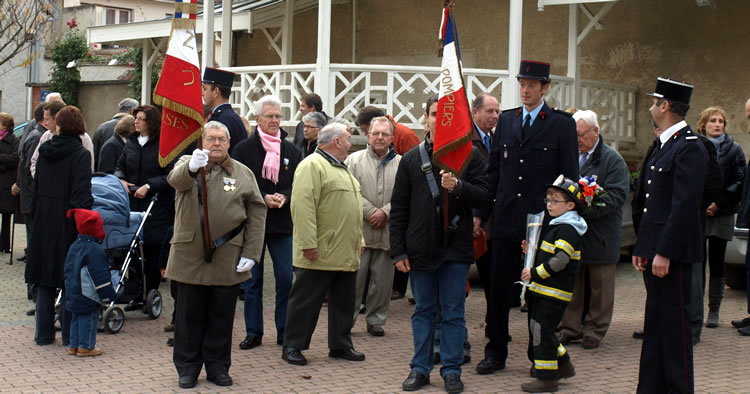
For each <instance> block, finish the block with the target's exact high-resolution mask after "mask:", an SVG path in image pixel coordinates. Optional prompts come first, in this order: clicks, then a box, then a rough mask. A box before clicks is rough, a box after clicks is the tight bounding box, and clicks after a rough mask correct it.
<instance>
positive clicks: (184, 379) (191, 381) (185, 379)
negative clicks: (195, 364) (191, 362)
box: [177, 376, 198, 389]
mask: <svg viewBox="0 0 750 394" xmlns="http://www.w3.org/2000/svg"><path fill="white" fill-rule="evenodd" d="M177 383H178V384H179V385H180V388H182V389H192V388H193V387H195V385H196V384H198V378H196V377H195V376H180V380H179V381H178V382H177Z"/></svg>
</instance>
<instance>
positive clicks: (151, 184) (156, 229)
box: [115, 105, 174, 310]
mask: <svg viewBox="0 0 750 394" xmlns="http://www.w3.org/2000/svg"><path fill="white" fill-rule="evenodd" d="M133 116H134V117H135V131H136V132H135V133H133V134H131V135H130V136H129V137H128V141H127V142H126V143H125V146H124V148H123V151H122V155H121V156H120V160H119V161H118V162H117V168H116V169H115V176H117V177H118V178H120V180H121V181H122V184H123V185H125V188H126V189H127V190H128V194H130V210H131V211H134V212H145V211H146V209H148V205H149V203H150V202H151V199H152V198H153V197H154V196H155V195H156V194H157V193H158V194H159V196H158V198H157V200H156V203H155V204H154V207H153V208H152V209H151V215H150V216H149V217H148V218H147V219H146V224H145V225H144V227H143V241H144V242H143V253H144V258H145V260H146V261H145V270H146V272H145V274H146V283H145V285H146V293H147V294H148V291H150V290H154V289H158V288H159V283H160V282H161V274H160V273H159V248H160V246H161V241H162V238H163V237H164V233H165V232H166V231H167V229H168V228H169V227H170V226H171V225H172V224H173V222H174V189H172V186H170V185H169V184H168V183H167V174H169V172H170V171H171V170H172V168H173V167H174V163H170V164H169V165H167V166H166V167H164V168H162V167H161V166H160V165H159V133H160V131H161V112H160V111H159V109H157V108H156V107H154V106H151V105H144V106H141V107H138V108H136V109H135V111H133ZM137 266H138V264H136V267H137ZM142 301H143V300H141V299H136V300H135V302H134V303H132V304H131V305H128V306H127V307H126V308H125V310H133V309H137V308H139V307H141V306H142V305H141V303H142Z"/></svg>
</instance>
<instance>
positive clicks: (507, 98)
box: [501, 0, 523, 109]
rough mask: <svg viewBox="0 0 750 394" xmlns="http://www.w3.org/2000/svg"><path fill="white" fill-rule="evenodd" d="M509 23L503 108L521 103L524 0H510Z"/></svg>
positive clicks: (502, 99) (502, 98)
mask: <svg viewBox="0 0 750 394" xmlns="http://www.w3.org/2000/svg"><path fill="white" fill-rule="evenodd" d="M509 16H510V23H509V24H508V80H507V81H505V83H504V84H503V96H502V97H501V101H502V102H501V109H508V108H513V107H517V106H519V105H521V96H520V94H519V93H518V80H516V75H518V67H519V66H520V65H521V47H522V46H521V37H522V34H521V33H522V30H523V29H522V28H523V0H510V12H509Z"/></svg>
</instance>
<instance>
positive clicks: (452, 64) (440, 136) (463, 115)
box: [432, 5, 473, 176]
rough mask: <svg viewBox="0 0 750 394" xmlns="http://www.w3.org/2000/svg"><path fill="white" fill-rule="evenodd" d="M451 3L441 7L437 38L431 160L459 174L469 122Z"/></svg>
mask: <svg viewBox="0 0 750 394" xmlns="http://www.w3.org/2000/svg"><path fill="white" fill-rule="evenodd" d="M450 8H451V6H450V5H449V6H446V7H444V8H443V15H442V21H441V23H440V34H439V38H440V40H442V41H443V50H442V52H443V59H442V64H441V66H440V77H439V79H440V89H439V94H438V106H437V122H436V125H435V130H434V135H433V136H432V138H433V142H434V150H433V162H434V163H435V165H437V166H438V167H440V168H442V169H443V170H446V171H451V172H453V173H455V174H456V175H459V176H460V175H461V173H463V170H464V169H465V168H466V165H467V164H468V163H469V160H470V159H471V133H472V132H473V123H472V120H471V111H470V110H469V101H468V98H467V97H466V91H465V90H464V83H463V76H462V75H461V52H460V50H459V47H458V33H457V31H456V24H455V20H454V18H453V13H452V10H451V9H450Z"/></svg>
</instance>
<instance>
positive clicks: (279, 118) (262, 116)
mask: <svg viewBox="0 0 750 394" xmlns="http://www.w3.org/2000/svg"><path fill="white" fill-rule="evenodd" d="M260 117H261V118H266V119H276V120H281V115H275V114H274V115H261V116H260Z"/></svg>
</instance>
